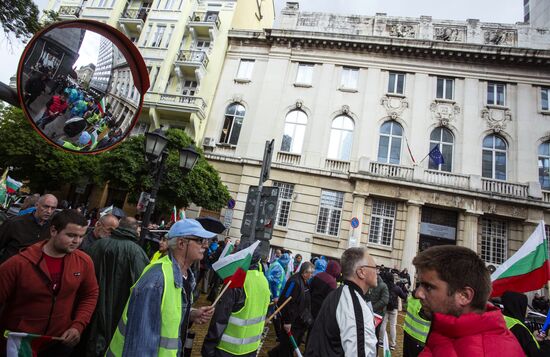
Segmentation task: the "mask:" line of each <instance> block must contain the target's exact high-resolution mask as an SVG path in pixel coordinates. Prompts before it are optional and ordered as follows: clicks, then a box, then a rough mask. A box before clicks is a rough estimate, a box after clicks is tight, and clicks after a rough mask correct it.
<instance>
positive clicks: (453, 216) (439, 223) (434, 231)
mask: <svg viewBox="0 0 550 357" xmlns="http://www.w3.org/2000/svg"><path fill="white" fill-rule="evenodd" d="M457 221H458V213H457V212H455V211H449V210H445V209H441V208H435V207H428V206H424V207H422V218H421V222H420V239H419V244H418V252H422V251H423V250H426V249H428V248H430V247H433V246H436V245H449V244H452V245H456V227H457V223H458V222H457Z"/></svg>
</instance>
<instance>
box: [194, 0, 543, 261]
mask: <svg viewBox="0 0 550 357" xmlns="http://www.w3.org/2000/svg"><path fill="white" fill-rule="evenodd" d="M279 23H280V27H278V28H273V29H267V30H265V31H231V32H230V34H229V48H228V51H227V55H226V59H225V65H224V69H223V72H222V74H221V78H220V83H219V86H218V90H217V92H216V96H215V98H214V102H213V105H212V111H211V114H210V118H209V119H208V125H207V128H206V132H205V137H204V140H203V147H204V149H205V151H206V152H207V158H208V159H209V161H210V163H212V164H213V165H214V166H215V168H216V169H217V170H218V171H219V172H220V174H221V177H222V180H223V181H224V182H225V183H226V184H227V185H228V187H229V189H230V191H231V193H232V196H233V198H234V199H235V200H236V205H235V208H234V209H232V210H229V209H226V210H224V212H222V216H225V217H226V218H225V220H226V222H228V223H229V222H231V229H230V235H231V236H232V237H235V238H237V237H240V233H239V229H240V226H241V223H242V217H243V210H244V207H245V203H246V195H247V192H248V188H249V186H250V185H257V184H258V177H259V173H260V164H261V159H262V156H263V149H264V145H265V142H266V140H271V139H275V152H274V154H273V158H272V160H273V163H272V166H271V173H270V180H269V181H267V182H266V184H267V185H274V186H278V187H279V188H280V191H279V192H280V193H279V205H278V212H277V218H276V221H275V227H274V233H273V238H272V240H271V244H272V245H273V246H279V247H285V248H287V249H290V250H292V251H293V252H295V253H296V252H298V253H302V254H305V255H306V256H308V255H310V254H311V255H325V256H328V257H335V258H339V257H340V255H341V253H342V252H343V251H344V250H345V249H346V248H348V247H349V246H357V245H361V246H367V247H369V250H370V252H371V254H373V255H374V256H375V257H376V259H377V261H378V263H380V264H384V265H386V266H392V267H393V266H397V267H399V268H408V269H409V271H411V270H412V268H413V267H412V259H413V257H414V256H415V255H416V254H417V253H418V252H419V251H421V250H423V249H426V248H427V247H430V246H433V245H439V244H456V245H461V246H466V247H469V248H471V249H473V250H475V251H477V252H478V253H479V254H480V255H481V257H482V258H483V259H484V260H485V261H486V262H487V264H491V265H494V266H498V265H499V264H501V263H502V262H504V261H505V260H506V259H507V258H508V257H510V256H511V255H512V254H513V253H514V252H515V251H516V250H517V249H518V248H519V247H520V246H521V245H522V243H523V242H524V241H525V240H526V239H527V238H528V237H529V235H530V234H531V233H532V232H533V230H534V227H535V226H536V225H537V224H538V222H540V220H542V219H545V220H546V221H547V222H550V215H549V211H548V209H549V208H550V191H547V190H550V180H549V179H550V176H549V164H548V163H549V160H550V111H549V106H548V90H549V87H550V71H549V68H550V67H549V64H550V51H549V49H550V40H549V38H548V36H545V34H543V33H541V31H538V30H535V29H533V28H531V27H529V26H528V25H506V24H493V23H491V24H489V23H481V22H480V21H478V20H467V21H446V20H435V19H432V18H431V17H421V18H398V17H390V16H386V14H377V15H376V16H336V15H332V14H322V13H304V12H300V10H299V7H298V4H297V3H287V7H286V8H285V9H284V10H283V11H282V14H281V18H280V22H279ZM436 146H437V149H434V148H435V147H436ZM430 152H431V153H432V155H431V157H430V156H428V153H430ZM441 158H442V159H441Z"/></svg>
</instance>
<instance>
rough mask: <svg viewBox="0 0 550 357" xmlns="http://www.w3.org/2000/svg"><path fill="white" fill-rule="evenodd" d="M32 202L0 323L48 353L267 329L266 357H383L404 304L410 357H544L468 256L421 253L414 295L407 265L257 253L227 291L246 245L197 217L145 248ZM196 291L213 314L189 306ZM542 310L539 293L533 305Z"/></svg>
mask: <svg viewBox="0 0 550 357" xmlns="http://www.w3.org/2000/svg"><path fill="white" fill-rule="evenodd" d="M26 201H28V202H27V206H28V207H25V210H24V211H22V212H21V213H22V214H21V215H19V216H16V217H12V218H10V219H9V220H7V221H6V222H4V224H2V225H1V226H0V252H1V255H0V257H1V258H0V259H1V262H2V264H1V265H0V276H2V280H1V281H0V306H1V307H2V310H0V311H1V312H0V328H1V329H2V331H4V330H8V331H12V332H26V333H33V334H38V335H48V336H55V337H59V338H60V339H59V340H57V341H53V342H50V343H48V344H46V345H44V346H42V347H41V350H40V352H39V354H38V356H40V357H44V356H46V357H47V356H61V357H62V356H90V357H91V356H103V355H108V356H160V355H166V356H181V355H184V356H189V348H190V347H195V350H200V351H201V354H202V355H203V356H212V357H226V356H250V357H251V356H256V355H257V353H258V350H259V349H261V346H262V342H263V339H265V337H266V335H267V332H268V331H269V329H270V328H273V330H274V331H275V335H276V337H277V341H278V344H277V345H276V346H275V347H274V348H271V349H270V350H269V351H266V352H267V354H268V355H269V356H284V357H287V356H292V355H293V351H294V350H295V349H296V348H301V349H302V350H305V354H306V356H376V355H377V353H378V350H379V348H381V347H382V346H381V345H382V344H383V343H384V340H385V339H386V338H388V340H387V341H386V343H387V345H388V346H389V349H390V350H392V349H395V348H396V345H397V343H398V341H397V338H396V328H397V315H398V311H400V310H402V309H403V310H406V317H405V321H404V327H403V329H404V335H405V340H404V342H403V353H404V356H442V355H450V356H477V355H484V356H499V357H501V356H520V355H521V356H524V355H527V356H545V355H546V356H547V355H548V352H549V346H548V344H549V341H545V340H544V337H545V335H544V332H545V331H540V333H533V331H530V330H529V329H528V328H527V327H525V324H524V319H525V314H526V309H527V297H526V296H525V295H524V294H519V293H512V292H507V293H505V294H504V295H503V296H502V301H501V302H502V304H503V311H502V312H501V310H500V309H498V308H497V307H495V305H492V304H491V303H489V301H488V298H489V294H490V291H491V284H490V278H489V272H488V271H487V269H486V268H485V265H484V263H483V261H482V260H481V259H480V258H479V256H478V255H477V254H476V253H475V252H473V251H471V250H469V249H467V248H463V247H457V246H440V247H433V248H430V249H427V250H425V251H424V252H422V253H419V254H418V255H417V256H416V257H415V259H414V261H413V264H414V265H415V268H416V271H417V275H416V281H417V284H416V288H415V289H413V287H412V286H411V277H410V276H409V274H408V272H407V270H406V269H404V270H399V269H397V267H394V268H393V269H390V268H386V267H384V266H383V265H377V264H376V262H375V259H374V258H373V257H372V256H371V255H370V254H369V253H368V251H367V249H366V248H359V247H358V248H349V249H347V250H345V251H344V253H343V254H342V256H341V257H340V258H339V259H331V258H326V257H324V256H319V257H313V258H312V259H311V260H310V261H306V260H305V259H304V258H303V257H302V255H300V254H293V253H292V252H291V251H289V250H285V249H273V254H272V257H271V258H270V259H265V260H264V259H262V257H261V256H260V254H259V250H258V249H256V250H253V251H252V253H251V254H252V257H251V260H250V266H249V268H248V271H246V272H245V274H246V279H243V285H237V286H234V287H233V288H230V289H228V290H227V292H225V293H221V294H220V290H222V288H223V287H224V285H225V283H224V281H222V280H221V279H220V277H219V276H217V275H216V274H215V273H214V272H213V270H212V266H213V264H214V263H216V262H218V261H219V260H220V258H222V256H226V253H227V252H228V251H233V252H237V253H236V254H235V255H227V256H228V257H231V256H237V255H238V254H239V252H245V253H246V250H247V249H253V248H254V247H252V242H249V241H246V240H243V242H240V241H239V240H236V241H234V242H232V241H231V240H230V239H229V238H225V239H220V240H218V239H217V234H216V233H214V232H212V231H209V230H207V229H205V228H204V227H203V226H202V225H201V223H200V222H199V221H198V220H194V219H183V220H180V221H177V222H172V223H171V224H169V225H168V226H169V227H166V228H169V230H168V231H167V233H166V235H163V236H160V237H159V238H160V239H154V241H155V242H156V245H155V249H153V250H151V249H150V247H149V248H146V246H145V244H144V242H143V241H140V225H139V222H138V220H136V219H135V218H132V217H125V216H124V215H120V214H118V215H117V214H115V213H116V212H115V211H114V210H103V211H102V212H99V211H98V210H92V211H91V212H90V213H89V219H86V218H85V217H84V215H83V214H84V213H85V209H84V208H83V207H79V208H78V209H75V210H73V209H68V208H67V207H68V203H67V202H66V201H62V202H58V200H57V198H56V197H55V196H53V195H51V194H45V195H42V196H37V195H33V196H29V199H28V200H26ZM33 202H34V206H33V207H30V206H32V205H33ZM155 228H156V227H155ZM150 242H151V240H149V243H150ZM229 248H231V249H229ZM224 259H225V258H224ZM449 261H452V262H453V264H452V265H449V264H448V262H449ZM465 271H468V272H469V273H467V274H465V273H464V272H465ZM195 277H196V278H195ZM223 291H225V289H223ZM201 292H202V293H205V294H208V297H207V300H209V301H210V303H211V305H209V306H195V305H196V301H197V298H198V296H199V295H200V294H201ZM218 298H219V299H218ZM543 302H544V299H543V298H541V297H540V296H538V295H537V296H536V297H535V299H534V300H533V305H535V303H537V304H539V305H537V306H540V307H541V308H542V307H543ZM268 316H269V317H270V318H271V317H273V319H272V320H269V321H267V317H268ZM207 323H208V324H209V326H208V331H207V334H206V336H205V339H204V341H197V340H195V341H193V339H192V337H193V333H192V332H191V331H190V328H191V326H192V325H193V324H207ZM388 325H389V332H390V333H389V337H387V334H386V328H387V326H388ZM5 344H6V339H5V338H2V339H1V344H0V355H3V353H4V351H5Z"/></svg>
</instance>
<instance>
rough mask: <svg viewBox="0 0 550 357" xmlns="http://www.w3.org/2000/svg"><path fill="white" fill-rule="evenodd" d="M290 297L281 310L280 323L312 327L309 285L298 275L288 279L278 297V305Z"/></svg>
mask: <svg viewBox="0 0 550 357" xmlns="http://www.w3.org/2000/svg"><path fill="white" fill-rule="evenodd" d="M290 296H292V300H290V302H289V303H288V304H286V306H285V307H284V308H283V309H282V310H281V323H282V324H293V325H300V326H306V327H307V326H310V325H312V324H313V317H312V316H311V296H310V292H309V285H308V284H307V283H306V282H305V281H304V279H303V278H302V275H301V274H300V273H296V274H294V275H293V276H292V277H291V278H290V279H288V281H287V282H286V284H285V287H284V288H283V291H282V292H281V295H280V296H279V302H278V305H279V306H280V305H281V304H283V303H284V302H285V300H286V299H288V298H289V297H290Z"/></svg>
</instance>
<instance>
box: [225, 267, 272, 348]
mask: <svg viewBox="0 0 550 357" xmlns="http://www.w3.org/2000/svg"><path fill="white" fill-rule="evenodd" d="M244 293H245V295H246V299H245V302H244V306H243V307H242V309H240V310H239V311H237V312H234V313H232V314H231V317H230V318H229V322H228V324H227V327H226V328H225V331H224V332H223V335H222V337H221V340H220V342H219V343H218V346H217V347H216V348H218V349H220V350H222V351H225V352H228V353H230V354H232V355H237V356H239V355H245V354H249V353H252V352H254V351H256V350H257V349H258V347H259V346H260V340H261V338H262V332H263V330H264V325H265V315H266V312H267V308H268V306H269V300H270V295H271V293H270V291H269V284H268V283H267V279H266V278H265V276H264V274H263V273H262V272H260V271H258V270H249V271H248V272H247V273H246V280H245V281H244Z"/></svg>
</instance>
